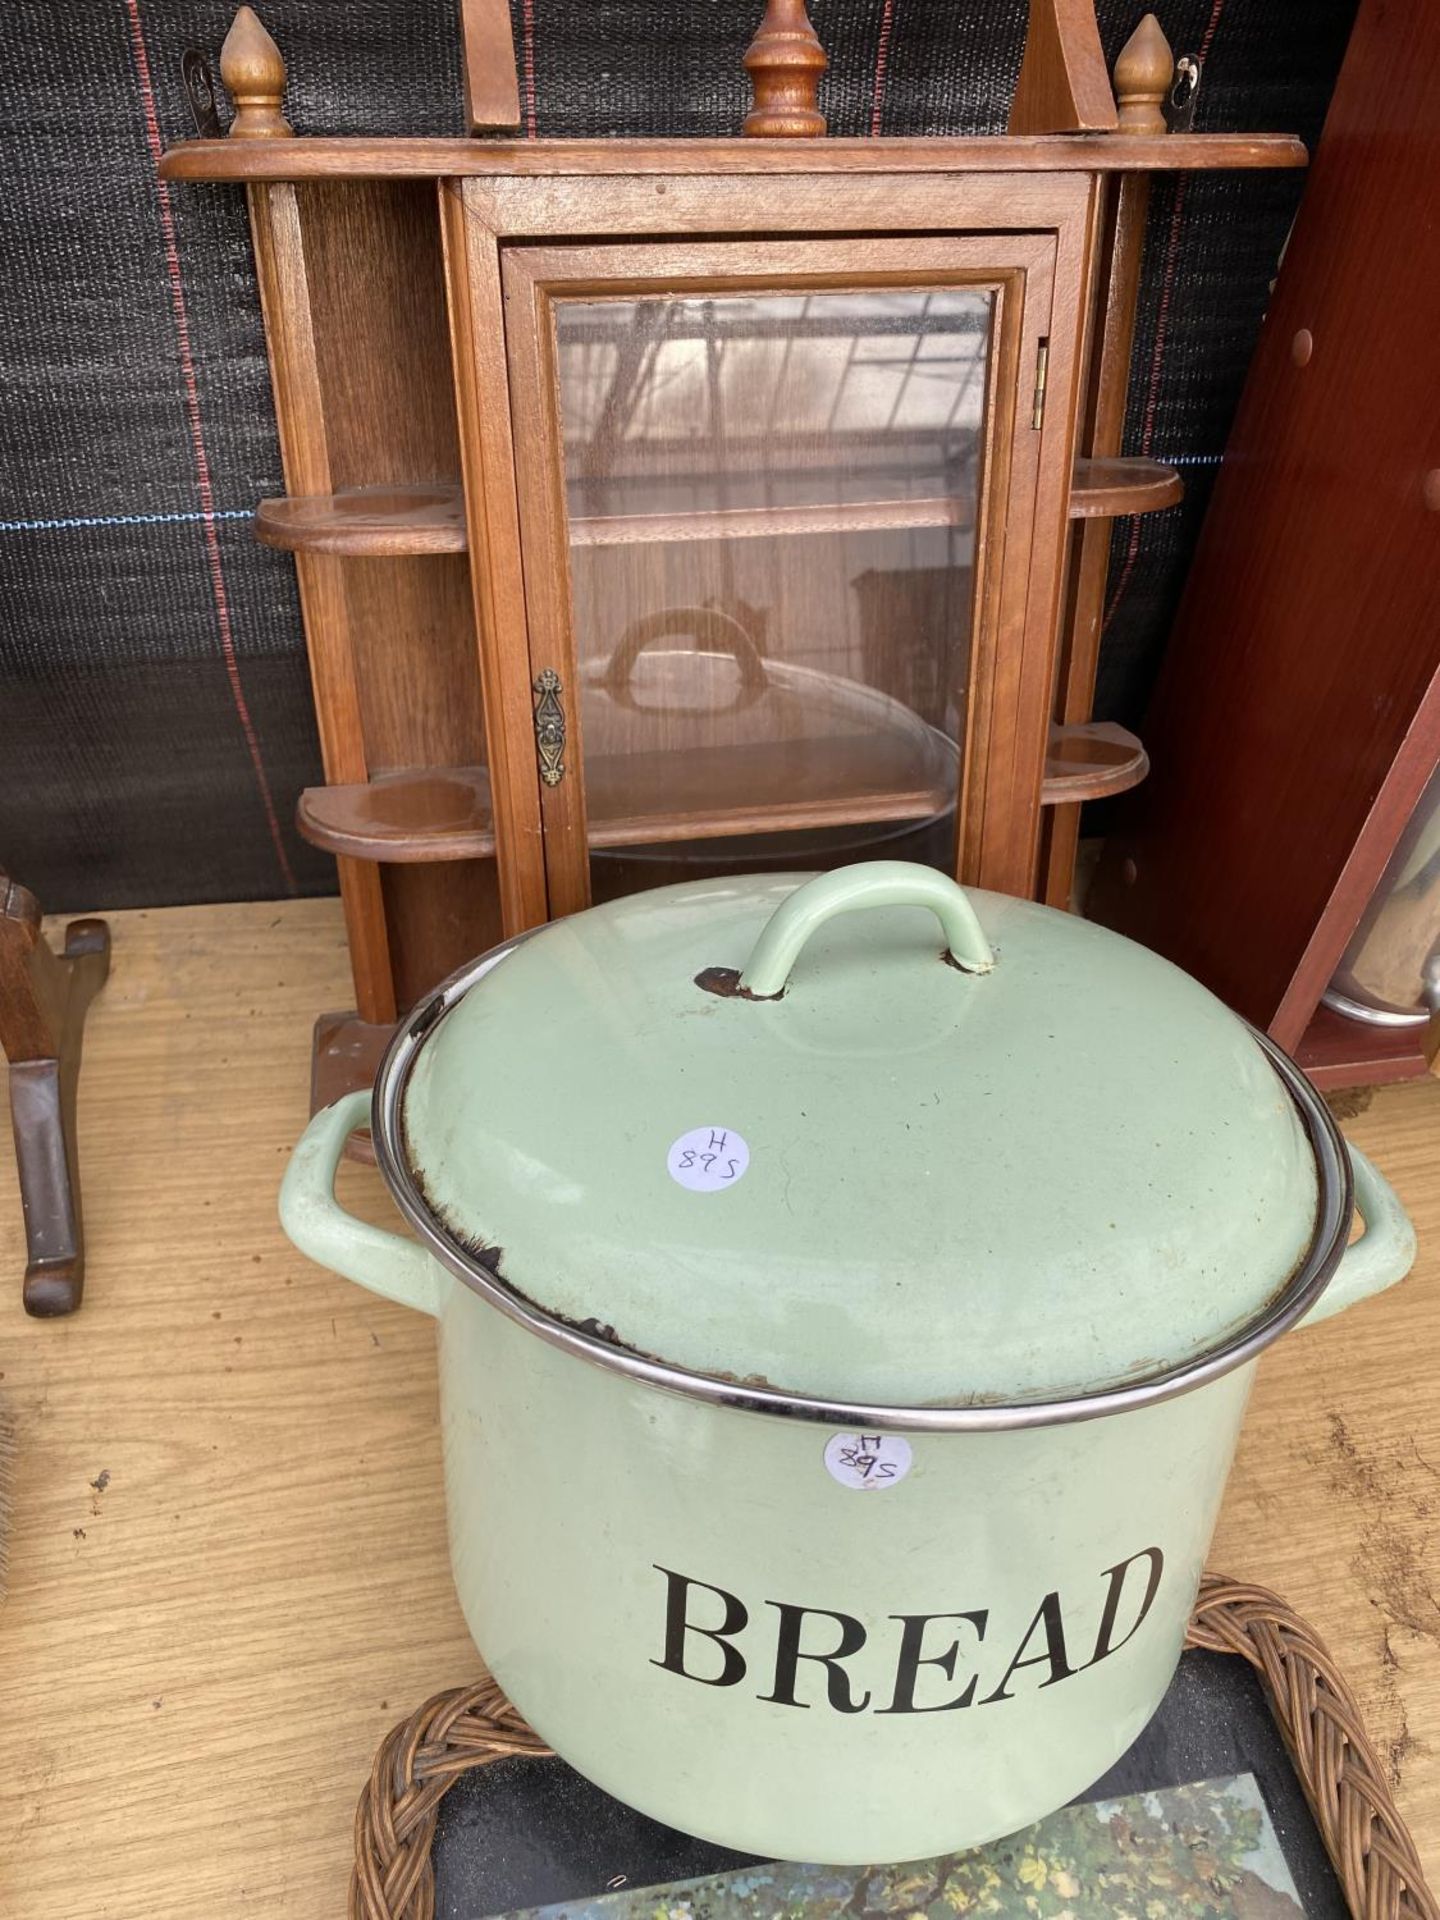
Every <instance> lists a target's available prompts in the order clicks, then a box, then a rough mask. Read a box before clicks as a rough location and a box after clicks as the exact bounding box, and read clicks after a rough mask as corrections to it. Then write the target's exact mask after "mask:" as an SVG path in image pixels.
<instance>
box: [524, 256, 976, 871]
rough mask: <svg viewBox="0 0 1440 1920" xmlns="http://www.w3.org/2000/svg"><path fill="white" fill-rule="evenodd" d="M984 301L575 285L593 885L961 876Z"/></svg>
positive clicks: (575, 567) (570, 336)
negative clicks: (646, 291)
mask: <svg viewBox="0 0 1440 1920" xmlns="http://www.w3.org/2000/svg"><path fill="white" fill-rule="evenodd" d="M992 311H993V296H992V293H991V291H990V290H989V289H986V288H974V287H965V288H940V289H932V290H929V291H911V290H888V289H887V290H876V291H869V292H857V293H826V292H816V293H776V294H764V295H761V294H751V293H744V294H740V293H736V294H705V295H685V296H680V295H655V296H647V297H644V298H638V299H623V300H602V299H585V300H581V299H575V300H566V299H562V300H560V301H558V302H557V303H556V340H557V349H558V363H559V380H560V414H561V423H562V431H563V436H564V461H565V477H566V487H567V499H568V507H569V516H570V520H569V542H570V570H571V581H572V591H573V594H574V618H575V635H576V650H577V660H578V667H579V682H580V706H581V726H582V733H583V738H584V751H585V780H586V794H587V801H588V810H589V821H590V851H591V877H592V884H593V888H594V892H595V896H596V898H597V899H604V898H608V897H611V896H612V895H614V894H616V893H619V892H628V891H631V890H633V889H635V888H637V887H643V886H658V885H663V884H666V883H667V882H669V881H672V880H679V879H685V878H689V877H698V876H700V875H702V874H709V873H728V872H737V871H744V870H755V871H767V870H772V869H777V868H781V869H783V868H797V867H812V866H813V867H824V866H833V865H838V864H841V863H843V862H845V861H848V860H855V859H864V858H867V857H876V856H881V855H883V856H887V857H894V858H906V859H921V860H927V861H931V862H933V863H935V864H937V865H940V866H944V867H951V866H953V862H954V841H955V803H956V799H957V797H958V792H959V782H960V751H961V747H960V743H961V742H962V741H963V739H964V733H965V702H966V691H967V688H966V682H967V677H968V669H969V661H970V628H971V588H972V568H973V555H974V538H975V524H976V518H977V510H978V503H979V453H980V445H981V430H982V424H983V417H984V408H985V401H986V394H985V386H986V366H987V361H988V355H989V344H990V332H991V321H992Z"/></svg>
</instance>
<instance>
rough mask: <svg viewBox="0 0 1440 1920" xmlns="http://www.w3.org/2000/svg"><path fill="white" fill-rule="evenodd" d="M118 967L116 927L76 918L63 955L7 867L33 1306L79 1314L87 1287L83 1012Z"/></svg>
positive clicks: (11, 1000)
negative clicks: (113, 947) (80, 1110)
mask: <svg viewBox="0 0 1440 1920" xmlns="http://www.w3.org/2000/svg"><path fill="white" fill-rule="evenodd" d="M109 971H110V929H109V928H108V927H107V926H106V924H105V922H104V921H103V920H72V921H71V922H70V924H69V926H68V927H67V928H66V929H65V950H64V953H63V955H58V956H57V955H56V954H55V953H53V952H52V951H51V949H50V946H49V945H48V943H47V942H46V940H45V936H44V934H43V933H42V931H41V926H40V908H39V905H38V903H37V902H36V899H35V896H34V895H33V894H32V893H28V892H27V891H26V890H25V888H24V887H20V886H16V885H15V884H14V882H13V881H10V880H8V879H6V877H5V876H4V875H3V874H0V1046H3V1048H4V1051H5V1055H6V1058H7V1059H8V1060H9V1062H10V1118H11V1123H12V1126H13V1129H14V1134H15V1158H16V1161H17V1163H18V1165H19V1170H20V1202H21V1207H22V1209H23V1211H24V1216H25V1243H26V1253H27V1259H26V1267H25V1293H24V1300H25V1311H26V1312H27V1313H33V1314H35V1315H37V1316H40V1317H42V1318H45V1317H51V1316H54V1315H57V1314H63V1313H73V1312H74V1311H75V1309H76V1307H78V1306H79V1304H80V1297H81V1294H82V1292H83V1291H84V1285H85V1242H84V1236H83V1229H82V1225H81V1214H80V1161H79V1155H78V1152H77V1147H76V1132H75V1094H76V1087H77V1084H78V1081H79V1076H80V1045H81V1039H82V1037H83V1034H84V1027H85V1014H86V1011H87V1009H88V1008H89V1005H90V1002H91V1001H92V1000H93V999H94V997H95V995H96V993H98V992H99V990H100V988H101V987H102V986H103V985H104V982H105V977H106V975H107V974H108V973H109Z"/></svg>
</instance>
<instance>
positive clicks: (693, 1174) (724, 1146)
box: [665, 1127, 750, 1193]
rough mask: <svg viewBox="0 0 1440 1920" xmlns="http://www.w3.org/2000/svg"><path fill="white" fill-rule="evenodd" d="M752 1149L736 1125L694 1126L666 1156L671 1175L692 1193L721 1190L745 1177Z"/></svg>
mask: <svg viewBox="0 0 1440 1920" xmlns="http://www.w3.org/2000/svg"><path fill="white" fill-rule="evenodd" d="M749 1164H750V1149H749V1147H747V1146H746V1144H745V1141H744V1137H743V1136H742V1135H741V1134H738V1133H736V1131H735V1129H734V1128H733V1127H692V1128H691V1129H690V1131H689V1132H688V1133H682V1134H681V1136H680V1138H679V1139H678V1140H677V1141H676V1142H675V1144H674V1146H673V1147H671V1149H670V1151H669V1153H668V1154H667V1155H666V1156H665V1165H666V1166H667V1167H668V1168H669V1169H670V1178H671V1179H672V1180H678V1181H679V1183H680V1185H681V1186H682V1187H688V1188H689V1189H690V1191H691V1193H720V1192H722V1191H723V1190H724V1189H725V1188H726V1187H733V1186H734V1185H735V1182H736V1181H737V1180H740V1179H742V1178H743V1177H744V1174H745V1169H746V1168H747V1167H748V1166H749Z"/></svg>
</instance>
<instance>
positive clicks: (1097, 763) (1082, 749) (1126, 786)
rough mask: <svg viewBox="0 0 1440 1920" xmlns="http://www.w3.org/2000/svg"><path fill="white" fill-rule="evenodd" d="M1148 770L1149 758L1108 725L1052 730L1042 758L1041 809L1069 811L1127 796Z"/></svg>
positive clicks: (1122, 732) (1099, 722) (1090, 723)
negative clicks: (1110, 796)
mask: <svg viewBox="0 0 1440 1920" xmlns="http://www.w3.org/2000/svg"><path fill="white" fill-rule="evenodd" d="M1149 771H1150V756H1149V754H1148V753H1146V751H1145V749H1144V747H1143V746H1142V745H1141V744H1140V742H1139V741H1138V740H1137V739H1136V738H1135V735H1134V734H1133V733H1130V732H1129V731H1127V729H1126V728H1124V727H1118V726H1116V725H1115V724H1114V722H1113V721H1110V720H1090V721H1087V722H1085V723H1084V724H1083V725H1079V726H1068V727H1061V726H1053V727H1051V729H1050V746H1049V750H1048V751H1047V753H1046V755H1045V781H1044V785H1043V786H1042V787H1041V789H1040V804H1041V805H1042V806H1046V807H1073V806H1078V805H1079V804H1080V803H1081V802H1082V801H1085V800H1103V799H1105V798H1106V796H1107V795H1108V794H1112V793H1127V792H1128V791H1129V790H1130V788H1131V787H1135V786H1138V785H1139V784H1140V782H1141V781H1142V780H1143V779H1144V778H1145V776H1146V774H1147V773H1148V772H1149Z"/></svg>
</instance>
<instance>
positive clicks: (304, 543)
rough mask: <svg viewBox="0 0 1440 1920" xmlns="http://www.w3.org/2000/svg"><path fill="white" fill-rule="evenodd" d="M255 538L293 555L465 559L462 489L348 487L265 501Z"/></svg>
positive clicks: (260, 512) (261, 504) (429, 486)
mask: <svg viewBox="0 0 1440 1920" xmlns="http://www.w3.org/2000/svg"><path fill="white" fill-rule="evenodd" d="M255 534H256V538H257V539H260V540H263V541H264V542H265V544H266V546H267V547H284V548H285V549H287V550H288V551H289V552H292V553H296V552H298V553H350V554H392V553H463V552H464V551H465V544H466V543H465V502H464V498H463V496H462V494H461V492H460V489H459V487H458V486H446V485H435V484H431V485H428V486H418V485H416V486H386V487H350V488H347V489H346V490H345V492H343V493H316V494H296V495H294V496H291V497H288V498H284V499H278V500H262V501H261V502H260V505H259V507H258V509H257V510H256V514H255Z"/></svg>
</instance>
